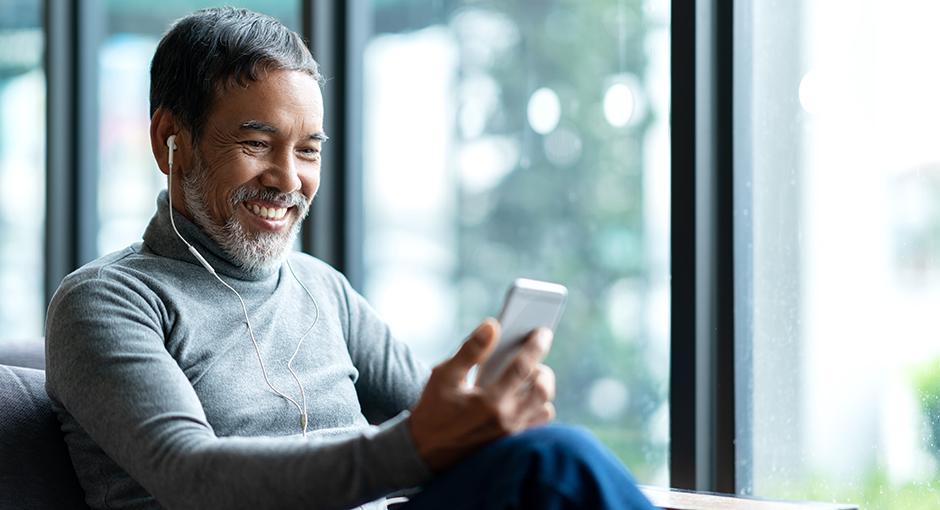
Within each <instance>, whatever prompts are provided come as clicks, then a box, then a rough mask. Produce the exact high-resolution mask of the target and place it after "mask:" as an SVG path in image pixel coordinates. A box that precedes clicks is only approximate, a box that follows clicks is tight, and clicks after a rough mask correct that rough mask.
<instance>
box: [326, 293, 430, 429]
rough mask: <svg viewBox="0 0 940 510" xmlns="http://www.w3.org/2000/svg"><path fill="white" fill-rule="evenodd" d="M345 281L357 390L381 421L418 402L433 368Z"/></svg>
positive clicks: (369, 412) (376, 420) (369, 414)
mask: <svg viewBox="0 0 940 510" xmlns="http://www.w3.org/2000/svg"><path fill="white" fill-rule="evenodd" d="M342 285H343V291H344V293H345V295H346V308H347V312H348V319H347V324H348V331H347V344H348V346H349V354H350V357H351V358H352V362H353V365H355V367H356V369H357V370H358V371H359V379H357V381H356V393H357V394H358V395H359V402H360V404H361V405H362V410H363V414H365V416H366V418H368V419H369V422H370V423H380V422H382V421H384V420H386V419H388V418H389V417H391V416H395V415H397V414H398V413H400V412H401V411H402V410H404V409H409V408H411V407H412V406H413V405H414V404H415V403H417V401H418V397H420V396H421V391H422V390H423V389H424V385H425V383H427V380H428V377H429V376H430V371H429V370H428V368H427V367H426V366H425V365H424V364H423V363H421V362H420V361H419V360H418V359H417V358H415V356H414V355H413V354H412V352H411V350H410V349H409V348H408V346H407V345H406V344H404V343H402V342H400V341H398V340H396V339H395V338H394V337H393V336H392V333H391V330H390V329H389V327H388V325H387V324H386V323H385V322H384V321H383V320H382V319H380V318H379V316H378V314H377V313H376V312H375V310H374V309H373V308H372V306H371V305H369V303H368V302H367V301H366V300H365V298H363V297H362V296H361V295H360V294H359V293H358V292H356V290H355V289H353V288H352V286H351V285H350V284H349V282H348V281H347V280H346V279H345V278H342Z"/></svg>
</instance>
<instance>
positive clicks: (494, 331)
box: [440, 318, 499, 382]
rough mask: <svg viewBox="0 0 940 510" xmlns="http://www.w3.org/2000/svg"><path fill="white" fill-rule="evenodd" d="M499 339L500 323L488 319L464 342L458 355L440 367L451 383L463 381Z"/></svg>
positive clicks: (484, 358) (486, 356)
mask: <svg viewBox="0 0 940 510" xmlns="http://www.w3.org/2000/svg"><path fill="white" fill-rule="evenodd" d="M497 339H499V323H498V322H496V320H495V319H492V318H487V319H485V320H484V321H483V322H482V323H480V325H479V326H477V329H475V330H473V333H470V336H469V337H467V339H466V340H464V343H463V345H461V346H460V349H458V350H457V353H456V354H454V355H453V356H451V358H450V359H448V360H447V361H445V362H444V363H442V364H441V365H440V368H442V369H443V370H442V372H444V373H445V374H446V377H447V378H448V379H449V380H451V381H454V382H456V381H463V380H464V379H465V378H466V377H467V373H468V372H470V369H471V368H473V366H474V365H476V364H478V363H481V362H483V361H484V360H486V358H488V357H489V355H490V352H492V351H493V347H494V346H495V345H496V340H497Z"/></svg>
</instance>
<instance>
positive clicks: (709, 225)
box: [669, 0, 736, 493]
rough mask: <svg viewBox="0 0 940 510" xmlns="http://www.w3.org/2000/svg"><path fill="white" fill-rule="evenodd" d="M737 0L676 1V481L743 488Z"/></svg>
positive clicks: (672, 392) (673, 224)
mask: <svg viewBox="0 0 940 510" xmlns="http://www.w3.org/2000/svg"><path fill="white" fill-rule="evenodd" d="M733 27H734V9H733V2H731V1H725V0H695V1H688V0H673V2H672V30H671V41H672V62H671V67H672V80H671V81H672V98H671V109H672V132H671V137H672V140H671V144H672V146H671V154H672V170H671V175H672V191H671V193H672V206H671V207H672V210H671V213H672V218H671V233H670V235H671V242H672V244H671V249H670V254H671V262H670V264H671V270H672V293H671V296H672V298H671V299H672V302H671V331H672V333H671V335H672V337H671V345H670V348H671V350H670V456H669V467H670V485H671V486H673V487H678V488H685V489H693V490H705V491H715V492H726V493H734V492H736V485H735V480H736V472H735V433H736V430H735V370H734V361H735V350H734V348H735V328H734V326H735V322H734V318H735V316H734V228H733V227H734V224H733V219H734V218H733V211H734V204H733V200H732V199H733V197H734V193H733V191H734V166H733V163H734V158H733V154H734V143H733V142H734V140H733V127H734V123H733V112H734V108H733V100H734V95H733V92H734V90H733V85H734V81H733V73H734V68H733V63H734V61H733V56H734V55H733V49H734V47H733V42H734V37H733V35H734V32H733Z"/></svg>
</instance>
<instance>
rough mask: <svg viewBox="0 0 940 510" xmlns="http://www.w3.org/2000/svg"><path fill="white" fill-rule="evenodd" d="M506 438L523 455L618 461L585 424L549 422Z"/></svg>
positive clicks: (571, 460)
mask: <svg viewBox="0 0 940 510" xmlns="http://www.w3.org/2000/svg"><path fill="white" fill-rule="evenodd" d="M507 440H508V444H507V445H506V446H507V447H508V448H510V449H514V450H516V451H517V452H518V453H521V454H526V455H536V456H541V457H546V456H551V457H554V458H556V459H560V460H566V461H569V462H585V461H593V460H596V458H598V457H601V458H603V459H605V460H606V461H609V462H616V463H618V464H619V461H617V460H616V458H615V457H613V454H611V453H610V452H609V451H608V450H607V449H606V448H605V447H604V446H603V445H602V444H601V443H600V441H598V440H597V438H596V437H594V435H593V434H592V433H591V432H590V431H588V430H587V429H585V428H583V427H575V426H567V425H549V426H545V427H538V428H534V429H529V430H527V431H525V432H522V433H520V434H517V435H515V436H512V437H511V438H507Z"/></svg>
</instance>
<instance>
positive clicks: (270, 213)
mask: <svg viewBox="0 0 940 510" xmlns="http://www.w3.org/2000/svg"><path fill="white" fill-rule="evenodd" d="M248 208H249V209H250V210H251V212H253V213H255V215H256V216H260V217H262V218H265V219H269V220H279V219H281V218H283V217H284V215H285V214H287V208H285V207H278V208H274V207H272V208H270V209H268V208H267V207H258V206H257V205H255V204H250V205H249V206H248Z"/></svg>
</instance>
